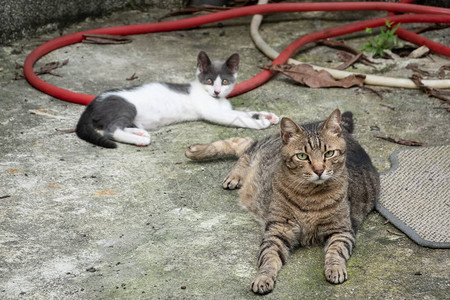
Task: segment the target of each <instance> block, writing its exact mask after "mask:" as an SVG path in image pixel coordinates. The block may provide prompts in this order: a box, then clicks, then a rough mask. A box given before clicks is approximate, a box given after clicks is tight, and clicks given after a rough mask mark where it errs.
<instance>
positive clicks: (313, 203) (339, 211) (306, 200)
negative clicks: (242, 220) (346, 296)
mask: <svg viewBox="0 0 450 300" xmlns="http://www.w3.org/2000/svg"><path fill="white" fill-rule="evenodd" d="M352 131H353V119H352V114H351V113H350V112H346V113H344V114H342V116H341V113H340V111H339V110H335V111H334V112H333V113H332V114H331V115H330V116H329V117H328V119H327V120H325V121H321V122H316V123H311V124H305V125H301V126H298V125H297V124H296V123H294V122H293V121H292V120H290V119H288V118H283V119H282V121H281V135H280V134H277V135H272V136H269V137H267V138H265V139H263V140H260V141H256V142H253V141H252V140H251V139H248V138H246V139H243V138H233V139H228V140H224V141H218V142H215V143H212V144H203V145H198V144H197V145H193V146H191V147H189V148H188V149H187V150H186V155H187V156H188V157H189V158H191V159H206V158H213V157H219V156H223V155H236V156H238V157H239V160H238V161H237V163H236V165H235V166H234V168H233V169H232V170H231V171H230V173H229V174H228V176H227V177H226V179H225V180H224V182H223V187H224V188H228V189H235V188H239V187H242V188H241V191H240V197H241V201H242V204H243V206H244V207H246V208H247V209H248V210H250V211H251V212H252V213H253V215H254V216H255V217H256V219H257V220H258V221H260V222H261V223H262V225H263V228H264V236H263V241H262V243H261V246H260V251H259V257H258V265H259V272H258V275H257V276H256V278H255V280H254V281H253V282H252V286H251V288H252V290H253V292H255V293H258V294H266V293H270V292H271V291H272V290H273V289H274V286H275V281H276V276H277V273H278V271H279V270H280V268H281V266H282V265H283V264H284V263H285V262H286V260H287V257H288V255H289V250H290V249H291V248H293V247H294V246H297V245H301V246H306V245H315V244H320V243H325V278H326V279H327V280H328V281H329V282H331V283H342V282H344V281H345V280H346V279H347V271H346V261H347V260H348V259H349V258H350V255H351V253H352V249H353V246H354V244H355V233H356V230H357V228H358V226H359V225H360V224H361V222H362V220H363V218H364V217H365V216H366V215H367V214H368V213H369V212H370V211H371V210H372V209H373V207H374V205H375V201H376V199H377V196H378V193H379V175H378V172H377V171H376V169H375V168H374V166H373V165H372V163H371V160H370V158H369V156H368V155H367V153H366V152H365V151H364V150H363V148H362V147H361V146H360V145H359V144H358V142H357V141H355V140H354V139H353V138H352V136H351V135H350V134H351V133H352Z"/></svg>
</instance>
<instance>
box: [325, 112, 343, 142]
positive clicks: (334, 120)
mask: <svg viewBox="0 0 450 300" xmlns="http://www.w3.org/2000/svg"><path fill="white" fill-rule="evenodd" d="M323 130H324V131H325V132H326V133H328V134H330V135H332V136H340V135H341V133H342V127H341V111H340V110H339V109H335V110H334V111H333V112H332V113H331V115H330V116H329V117H328V119H327V120H326V121H325V123H324V125H323Z"/></svg>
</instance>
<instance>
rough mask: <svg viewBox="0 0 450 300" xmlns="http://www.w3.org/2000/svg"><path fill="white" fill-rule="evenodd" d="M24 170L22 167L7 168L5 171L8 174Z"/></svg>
mask: <svg viewBox="0 0 450 300" xmlns="http://www.w3.org/2000/svg"><path fill="white" fill-rule="evenodd" d="M21 172H22V171H21V170H20V169H14V168H10V169H6V170H5V173H7V174H19V173H21Z"/></svg>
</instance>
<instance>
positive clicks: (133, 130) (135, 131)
mask: <svg viewBox="0 0 450 300" xmlns="http://www.w3.org/2000/svg"><path fill="white" fill-rule="evenodd" d="M123 130H124V131H125V132H127V133H131V134H134V135H137V136H142V137H148V138H150V134H149V133H148V132H147V131H146V130H144V129H140V128H124V129H123Z"/></svg>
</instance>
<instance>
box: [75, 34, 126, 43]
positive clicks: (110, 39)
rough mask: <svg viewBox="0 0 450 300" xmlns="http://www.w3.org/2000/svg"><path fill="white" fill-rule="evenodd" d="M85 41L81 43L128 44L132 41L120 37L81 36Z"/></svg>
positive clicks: (107, 35) (103, 35)
mask: <svg viewBox="0 0 450 300" xmlns="http://www.w3.org/2000/svg"><path fill="white" fill-rule="evenodd" d="M83 36H84V37H85V39H83V40H82V41H81V42H82V43H86V44H128V43H131V42H132V41H133V39H131V38H129V37H127V36H122V35H111V34H83Z"/></svg>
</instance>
